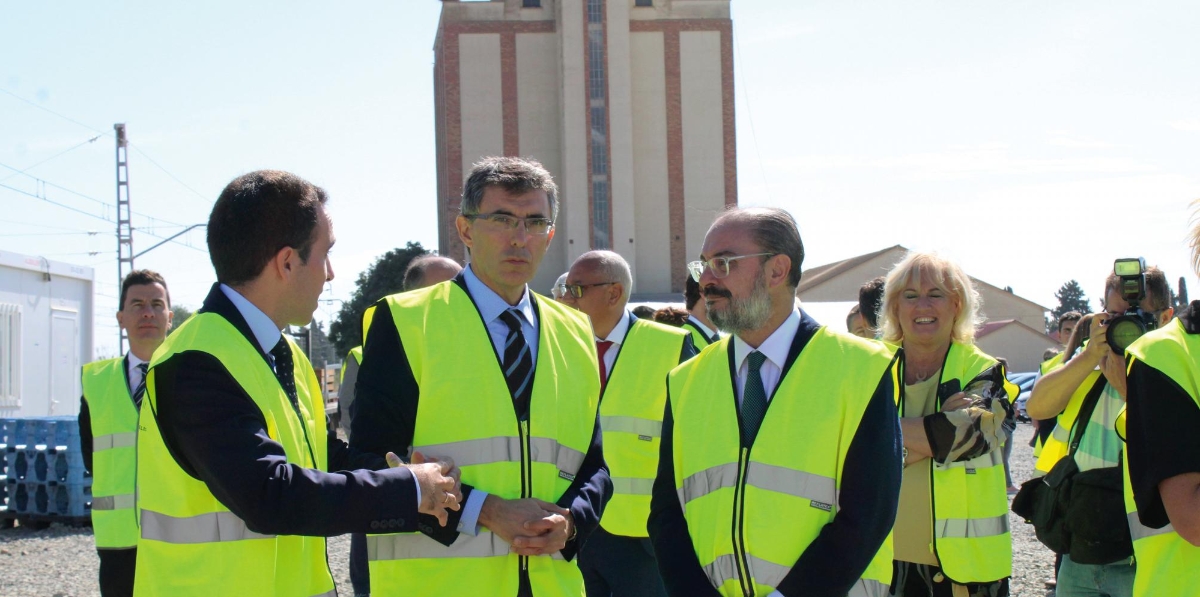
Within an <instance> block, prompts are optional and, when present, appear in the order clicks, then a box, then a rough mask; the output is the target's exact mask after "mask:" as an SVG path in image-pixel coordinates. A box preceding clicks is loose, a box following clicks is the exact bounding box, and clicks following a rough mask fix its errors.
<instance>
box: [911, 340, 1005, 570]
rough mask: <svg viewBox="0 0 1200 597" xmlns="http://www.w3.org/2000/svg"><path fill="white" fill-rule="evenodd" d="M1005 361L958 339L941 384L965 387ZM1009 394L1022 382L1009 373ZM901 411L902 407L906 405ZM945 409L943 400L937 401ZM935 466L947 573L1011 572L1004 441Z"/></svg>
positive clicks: (938, 545)
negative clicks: (969, 456)
mask: <svg viewBox="0 0 1200 597" xmlns="http://www.w3.org/2000/svg"><path fill="white" fill-rule="evenodd" d="M1000 366H1001V365H1000V364H999V363H998V362H997V361H996V359H994V358H992V357H990V356H988V355H987V354H984V352H983V351H981V350H979V348H978V347H976V346H975V345H972V344H962V343H959V342H953V343H951V344H950V351H949V352H948V353H947V355H946V363H945V364H944V365H943V366H942V377H941V380H940V381H939V386H940V385H941V384H945V383H947V382H950V381H957V382H958V385H959V387H960V388H962V389H966V388H967V387H968V386H970V384H971V382H972V381H973V380H975V379H976V378H978V377H981V376H984V375H988V374H989V372H990V371H991V370H992V369H993V368H994V367H1000ZM1004 389H1005V392H1006V393H1007V394H1008V399H1009V400H1010V401H1011V400H1014V399H1016V396H1017V386H1015V385H1013V384H1012V383H1011V382H1009V381H1008V379H1007V378H1006V379H1005V380H1004ZM901 409H902V410H901V416H904V414H903V407H901ZM938 410H939V411H940V410H941V401H940V400H939V401H938ZM928 462H929V464H928V466H929V467H930V470H931V471H932V473H931V477H932V481H933V482H932V489H931V497H930V501H931V502H932V506H933V550H934V555H936V556H937V559H938V562H939V563H940V564H941V569H942V573H943V574H945V575H946V578H948V579H950V580H952V581H953V582H956V583H958V584H966V583H984V582H993V581H997V580H1000V579H1003V578H1007V577H1009V576H1012V536H1011V535H1010V533H1009V528H1008V494H1007V491H1006V489H1007V483H1006V481H1005V478H1004V454H1003V450H1002V449H1000V447H999V446H997V447H996V449H994V450H992V451H991V452H989V453H987V454H984V455H982V456H978V457H976V458H972V459H971V460H967V461H963V462H948V463H946V464H938V463H937V462H935V461H934V460H933V459H932V458H930V459H928Z"/></svg>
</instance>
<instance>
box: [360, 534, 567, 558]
mask: <svg viewBox="0 0 1200 597" xmlns="http://www.w3.org/2000/svg"><path fill="white" fill-rule="evenodd" d="M402 538H403V535H367V560H368V561H372V562H380V561H387V560H412V559H425V558H428V557H429V554H428V553H426V552H425V550H423V549H421V548H420V546H418V545H416V544H414V543H413V542H411V541H403V540H401V539H402ZM510 551H512V546H510V545H509V544H508V543H507V542H505V541H504V540H503V539H501V538H500V536H499V535H496V534H493V533H491V532H490V531H487V530H480V531H479V534H478V535H476V536H474V537H472V536H470V535H467V534H459V536H458V539H456V540H455V541H454V543H453V544H451V545H450V547H448V548H446V552H447V554H448V555H447V557H451V558H490V557H497V556H499V557H505V556H508V553H509V552H510ZM550 557H551V558H553V559H558V560H562V559H564V558H563V555H562V553H561V552H558V551H556V552H554V553H553V554H551V556H550Z"/></svg>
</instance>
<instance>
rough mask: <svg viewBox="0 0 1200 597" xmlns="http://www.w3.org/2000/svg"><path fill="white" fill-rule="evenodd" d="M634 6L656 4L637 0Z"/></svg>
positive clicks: (647, 0) (650, 1) (645, 0)
mask: <svg viewBox="0 0 1200 597" xmlns="http://www.w3.org/2000/svg"><path fill="white" fill-rule="evenodd" d="M526 1H527V2H528V0H526ZM633 5H634V6H654V2H653V0H637V1H636V2H634V3H633Z"/></svg>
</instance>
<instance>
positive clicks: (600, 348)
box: [596, 340, 613, 391]
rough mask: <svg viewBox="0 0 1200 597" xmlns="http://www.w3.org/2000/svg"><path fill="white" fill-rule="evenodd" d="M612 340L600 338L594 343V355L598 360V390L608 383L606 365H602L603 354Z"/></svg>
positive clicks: (610, 346)
mask: <svg viewBox="0 0 1200 597" xmlns="http://www.w3.org/2000/svg"><path fill="white" fill-rule="evenodd" d="M612 345H613V343H612V340H601V341H599V342H597V343H596V357H597V358H598V360H599V361H600V390H601V391H603V390H604V386H607V385H608V367H606V366H605V365H604V354H605V353H607V352H608V349H610V348H612Z"/></svg>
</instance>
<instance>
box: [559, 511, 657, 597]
mask: <svg viewBox="0 0 1200 597" xmlns="http://www.w3.org/2000/svg"><path fill="white" fill-rule="evenodd" d="M579 571H580V572H582V573H583V584H584V587H585V588H586V589H587V597H666V595H667V590H666V589H665V588H664V587H663V582H662V577H660V576H659V575H658V561H657V560H655V559H654V547H653V546H652V545H651V544H650V540H649V539H646V538H639V537H622V536H620V535H613V534H612V533H609V532H608V531H605V530H604V528H603V527H596V530H595V531H594V532H592V535H591V537H589V538H588V540H587V543H586V544H584V546H583V549H582V551H580V552H579Z"/></svg>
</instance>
